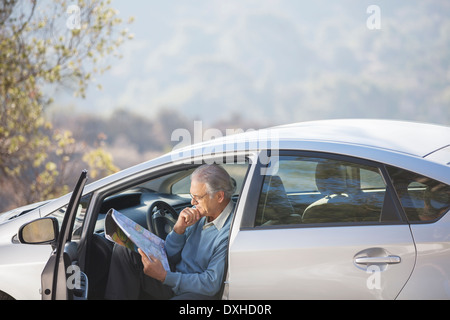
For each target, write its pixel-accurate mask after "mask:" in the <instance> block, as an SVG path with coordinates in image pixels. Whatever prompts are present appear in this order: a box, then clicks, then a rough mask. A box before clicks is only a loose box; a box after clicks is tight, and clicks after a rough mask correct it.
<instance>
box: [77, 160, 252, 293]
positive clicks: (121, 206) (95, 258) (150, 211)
mask: <svg viewBox="0 0 450 320" xmlns="http://www.w3.org/2000/svg"><path fill="white" fill-rule="evenodd" d="M223 167H224V168H225V169H226V170H227V171H228V172H229V174H230V176H231V177H232V180H233V181H234V182H235V183H236V192H235V194H234V195H233V200H234V201H235V202H236V201H237V199H238V197H239V194H240V190H241V188H242V184H243V182H244V179H245V176H246V173H247V170H248V163H239V164H223ZM194 170H195V167H190V168H188V169H183V170H180V171H176V172H171V173H168V174H164V175H162V176H159V177H157V178H152V179H150V180H148V181H144V182H140V183H139V184H137V185H132V186H127V187H126V188H125V189H122V190H118V191H114V192H113V193H112V194H105V196H104V198H103V200H102V202H101V205H100V206H99V209H98V216H97V220H96V223H95V229H94V230H93V232H92V234H91V236H90V237H89V239H88V245H87V250H86V267H85V269H86V274H87V277H88V279H89V294H88V296H89V299H103V297H104V294H105V288H106V282H107V278H108V269H109V264H110V259H111V254H112V248H113V246H114V244H113V242H111V241H110V240H108V239H106V237H105V234H104V220H105V216H106V214H107V212H108V211H109V210H110V209H112V208H113V209H115V210H117V211H119V212H120V213H122V214H124V215H125V216H127V217H128V218H130V219H132V220H133V221H135V222H136V223H138V224H139V225H141V226H143V227H144V228H146V229H148V230H150V231H151V232H153V233H155V234H156V235H158V236H159V237H161V238H162V239H165V237H166V236H167V234H168V233H169V232H170V231H171V230H172V228H173V225H174V224H175V222H176V219H177V218H178V214H179V212H181V210H183V209H184V208H185V207H188V206H192V205H191V197H190V192H189V190H190V175H191V173H192V172H193V171H194Z"/></svg>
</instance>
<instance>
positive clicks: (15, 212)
mask: <svg viewBox="0 0 450 320" xmlns="http://www.w3.org/2000/svg"><path fill="white" fill-rule="evenodd" d="M50 201H51V200H47V201H41V202H36V203H32V204H28V205H25V206H22V207H19V208H15V209H12V210H9V211H6V212H3V213H0V224H2V223H4V222H6V221H11V220H14V219H16V218H18V217H20V216H22V215H24V214H26V213H28V212H30V211H33V210H34V209H37V208H39V207H41V206H43V205H44V204H46V203H48V202H50Z"/></svg>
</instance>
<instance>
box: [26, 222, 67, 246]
mask: <svg viewBox="0 0 450 320" xmlns="http://www.w3.org/2000/svg"><path fill="white" fill-rule="evenodd" d="M58 234H59V227H58V220H57V219H56V218H54V217H47V218H41V219H37V220H33V221H31V222H28V223H26V224H24V225H23V226H21V227H20V229H19V233H18V237H19V241H20V243H24V244H54V243H55V242H56V240H57V239H58Z"/></svg>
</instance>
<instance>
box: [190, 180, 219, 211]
mask: <svg viewBox="0 0 450 320" xmlns="http://www.w3.org/2000/svg"><path fill="white" fill-rule="evenodd" d="M190 192H191V197H192V200H191V204H192V205H193V206H195V207H196V208H197V210H198V211H199V212H200V214H201V215H202V216H213V215H214V214H215V211H216V210H215V209H216V208H217V207H218V204H219V203H218V200H217V197H216V195H213V196H212V197H210V196H209V194H208V193H207V192H206V184H204V183H201V182H198V181H196V180H195V179H194V180H192V181H191V189H190Z"/></svg>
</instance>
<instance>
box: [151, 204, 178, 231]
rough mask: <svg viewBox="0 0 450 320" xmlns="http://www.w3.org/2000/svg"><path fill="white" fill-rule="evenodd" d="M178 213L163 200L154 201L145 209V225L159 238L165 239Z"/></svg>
mask: <svg viewBox="0 0 450 320" xmlns="http://www.w3.org/2000/svg"><path fill="white" fill-rule="evenodd" d="M177 219H178V213H177V212H176V211H175V209H174V208H173V207H172V206H171V205H170V204H168V203H167V202H164V201H155V202H153V203H152V205H151V206H150V208H149V209H148V211H147V226H148V228H149V230H150V231H152V232H153V233H154V234H156V235H157V236H158V237H160V238H161V239H166V237H167V235H168V234H169V233H170V231H172V229H173V226H174V225H175V223H176V222H177Z"/></svg>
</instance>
